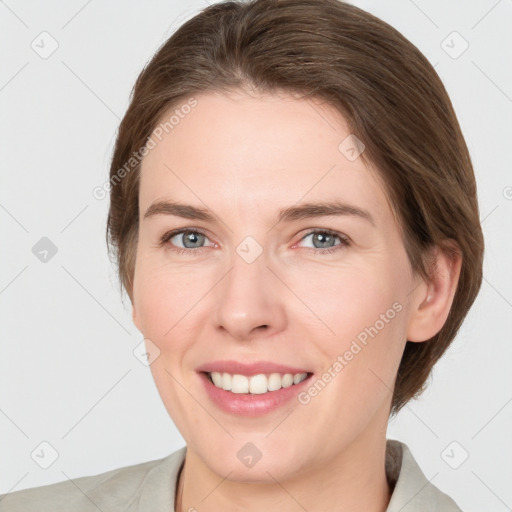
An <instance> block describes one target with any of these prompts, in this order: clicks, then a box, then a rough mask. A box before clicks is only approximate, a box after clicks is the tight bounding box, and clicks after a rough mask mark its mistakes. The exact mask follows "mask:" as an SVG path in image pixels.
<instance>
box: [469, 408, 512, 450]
mask: <svg viewBox="0 0 512 512" xmlns="http://www.w3.org/2000/svg"><path fill="white" fill-rule="evenodd" d="M511 401H512V398H510V399H509V400H507V401H506V402H505V404H504V405H503V406H502V407H500V409H499V411H498V412H497V413H496V414H495V415H494V416H493V417H492V418H491V419H490V420H489V421H488V422H487V423H486V424H485V425H484V426H483V427H481V428H480V430H478V432H477V433H476V434H475V435H474V436H473V437H472V438H471V440H473V439H474V438H475V437H476V436H477V435H478V434H480V432H482V430H483V429H484V428H485V427H487V425H489V423H491V421H492V420H493V419H494V418H496V416H498V414H499V413H500V412H501V411H502V410H503V409H505V407H506V406H507V405H508V404H509V403H510V402H511Z"/></svg>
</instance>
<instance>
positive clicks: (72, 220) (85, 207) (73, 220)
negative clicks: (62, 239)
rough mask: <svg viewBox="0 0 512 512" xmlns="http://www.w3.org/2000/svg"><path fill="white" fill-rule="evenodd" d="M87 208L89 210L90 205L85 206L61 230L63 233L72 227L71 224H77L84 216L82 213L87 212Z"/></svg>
mask: <svg viewBox="0 0 512 512" xmlns="http://www.w3.org/2000/svg"><path fill="white" fill-rule="evenodd" d="M87 208H89V205H86V206H84V207H83V208H82V209H81V210H80V211H79V212H78V213H77V214H76V215H75V216H74V217H73V218H72V219H71V220H70V221H69V222H68V223H67V224H66V225H65V226H64V227H63V228H62V230H61V233H64V231H65V230H66V229H68V228H69V226H71V224H73V222H75V220H76V219H77V218H78V217H79V216H80V215H82V213H83V212H84V211H85V210H87Z"/></svg>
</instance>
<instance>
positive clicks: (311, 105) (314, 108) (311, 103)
mask: <svg viewBox="0 0 512 512" xmlns="http://www.w3.org/2000/svg"><path fill="white" fill-rule="evenodd" d="M308 103H309V106H310V107H311V108H312V109H313V110H314V111H315V112H316V113H317V114H318V115H319V116H320V117H321V118H322V120H323V121H325V123H327V124H328V125H329V126H330V127H331V128H332V129H333V130H334V131H336V128H335V127H334V126H333V125H332V124H331V123H330V122H329V120H328V119H327V118H326V117H325V116H324V115H323V114H322V113H321V112H320V111H319V110H318V109H317V108H316V106H315V105H313V102H312V101H309V102H308Z"/></svg>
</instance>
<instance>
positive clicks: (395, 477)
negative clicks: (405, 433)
mask: <svg viewBox="0 0 512 512" xmlns="http://www.w3.org/2000/svg"><path fill="white" fill-rule="evenodd" d="M386 472H387V475H388V480H390V481H392V482H393V483H394V490H393V493H392V496H391V501H390V503H389V506H388V508H387V509H386V512H398V511H399V510H402V509H403V508H404V507H405V506H406V505H407V510H410V511H411V512H412V511H418V512H420V511H421V512H438V511H441V510H442V511H443V512H462V510H461V509H460V508H459V506H458V505H457V503H456V502H455V501H454V500H453V499H452V498H451V497H450V496H448V494H446V493H444V492H443V491H441V489H439V488H438V487H436V486H435V485H434V484H433V483H432V482H431V481H429V480H428V479H427V477H426V476H425V474H424V473H423V471H422V470H421V469H420V467H419V465H418V463H417V462H416V460H415V458H414V456H413V454H412V452H411V450H410V449H409V447H408V446H407V445H406V444H405V443H402V442H400V441H397V440H394V439H388V440H387V451H386ZM430 480H432V478H431V479H430Z"/></svg>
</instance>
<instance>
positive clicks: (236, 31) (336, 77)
mask: <svg viewBox="0 0 512 512" xmlns="http://www.w3.org/2000/svg"><path fill="white" fill-rule="evenodd" d="M233 89H246V90H255V91H260V92H278V91H285V92H288V93H294V94H301V95H303V97H307V98H319V99H322V100H324V101H326V102H327V103H328V104H330V105H332V106H333V107H335V108H336V109H338V111H339V112H340V113H341V114H342V115H343V116H344V117H345V119H346V120H347V122H348V126H349V128H350V130H351V132H352V133H353V134H355V135H356V136H357V137H358V138H359V139H360V140H362V141H363V142H364V144H365V146H366V148H365V151H364V153H363V154H362V155H361V156H362V157H363V158H364V159H365V160H364V161H365V162H372V163H373V164H374V165H375V166H376V168H377V169H378V171H379V174H380V177H381V178H382V182H383V184H384V186H385V188H386V191H387V193H388V197H389V201H390V204H391V206H392V209H393V211H394V214H395V215H396V218H397V221H398V223H399V226H400V229H401V232H402V238H403V241H404V245H405V248H406V250H407V254H408V257H409V260H410V262H411V266H412V269H413V270H414V271H415V272H417V273H418V274H420V275H421V276H423V277H424V278H427V279H428V276H429V272H430V270H429V265H428V261H427V258H426V255H427V249H429V248H431V247H433V246H436V245H437V246H439V247H442V248H444V249H445V250H448V251H450V250H457V251H460V253H461V255H462V268H461V273H460V277H459V283H458V287H457V290H456V293H455V297H454V300H453V304H452V307H451V310H450V313H449V316H448V319H447V321H446V322H445V324H444V326H443V328H442V329H441V330H440V332H438V333H437V334H436V335H435V336H434V337H433V338H432V339H430V340H429V341H428V342H425V343H413V342H409V341H408V342H407V343H406V346H405V350H404V353H403V356H402V360H401V363H400V367H399V369H398V374H397V378H396V382H395V388H394V392H393V399H392V404H391V411H390V414H391V415H393V414H396V413H397V412H398V411H399V410H400V409H401V408H402V407H403V406H404V405H405V404H406V403H407V402H408V401H409V400H411V399H412V398H415V397H417V396H418V395H419V394H421V393H422V392H423V391H424V389H425V387H426V385H427V378H428V376H429V374H430V371H431V369H432V367H433V366H434V364H435V363H436V362H437V360H438V359H439V358H440V357H441V356H442V355H443V353H444V352H445V350H446V349H447V348H448V346H449V345H450V343H451V342H452V340H453V338H454V337H455V335H456V333H457V331H458V329H459V327H460V325H461V324H462V321H463V319H464V317H465V316H466V314H467V312H468V310H469V308H470V307H471V305H472V304H473V301H474V300H475V298H476V295H477V294H478V291H479V289H480V285H481V281H482V260H483V251H484V241H483V234H482V230H481V226H480V222H479V212H478V202H477V195H476V183H475V177H474V173H473V168H472V163H471V159H470V155H469V153H468V149H467V146H466V143H465V141H464V137H463V135H462V133H461V129H460V126H459V123H458V121H457V117H456V115H455V112H454V110H453V107H452V104H451V101H450V99H449V97H448V94H447V92H446V90H445V88H444V86H443V84H442V82H441V80H440V78H439V77H438V75H437V73H436V72H435V70H434V68H433V67H432V66H431V64H430V63H429V62H428V60H427V59H426V58H425V57H424V56H423V54H422V53H421V52H420V51H419V50H418V49H417V48H416V47H415V46H414V45H413V44H412V43H411V42H409V41H408V40H407V39H405V38H404V37H403V36H402V35H401V34H400V33H399V32H398V31H397V30H395V29H394V28H393V27H391V26H390V25H388V24H387V23H385V22H383V21H382V20H380V19H378V18H376V17H375V16H373V15H371V14H369V13H367V12H365V11H363V10H361V9H359V8H357V7H355V6H352V5H350V4H346V3H343V2H341V1H338V0H252V1H247V2H242V1H235V2H233V1H230V2H220V3H216V4H213V5H211V6H210V7H207V8H206V9H204V10H203V11H201V12H200V13H199V14H198V15H196V16H194V17H193V18H192V19H190V20H189V21H187V22H186V23H184V24H183V25H182V26H181V27H180V28H179V29H178V30H177V31H176V32H175V33H174V34H173V35H172V37H170V38H169V39H168V40H167V41H166V42H165V43H164V44H163V45H162V46H161V47H160V49H159V50H158V51H157V53H156V54H155V55H154V57H153V58H152V60H151V61H150V62H149V63H148V64H147V65H146V67H145V68H144V70H143V71H142V72H141V74H140V75H139V77H138V79H137V81H136V83H135V86H134V88H133V90H132V95H131V102H130V105H129V108H128V110H127V112H126V114H125V116H124V118H123V120H122V122H121V124H120V127H119V132H118V136H117V140H116V144H115V148H114V153H113V157H112V164H111V168H110V184H111V188H110V210H109V214H108V222H107V242H108V243H109V249H110V251H111V252H110V254H111V255H114V257H115V261H116V263H117V265H118V270H119V276H120V280H121V284H122V286H123V287H124V288H125V290H126V291H127V293H128V295H129V296H130V299H131V300H133V297H132V282H133V273H134V268H135V254H136V245H137V235H138V217H139V208H138V189H139V172H140V160H138V159H136V158H132V156H133V155H134V154H135V153H137V152H139V151H140V150H141V148H144V147H145V145H146V144H147V143H148V140H149V138H150V136H151V134H152V132H153V130H154V129H155V127H156V126H157V123H158V122H159V121H160V120H161V118H162V116H163V115H164V114H165V113H167V112H169V110H170V109H171V108H174V107H176V106H177V105H179V104H180V102H185V101H186V99H187V98H190V96H191V95H192V94H199V93H201V92H206V91H213V90H216V91H228V90H233ZM340 142H341V141H340ZM122 169H124V172H123V173H121V172H120V171H121V170H122ZM120 175H121V178H122V179H120ZM448 239H451V240H454V241H456V243H457V244H458V248H457V247H455V248H454V247H453V246H449V245H448V244H447V243H446V240H448Z"/></svg>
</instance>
